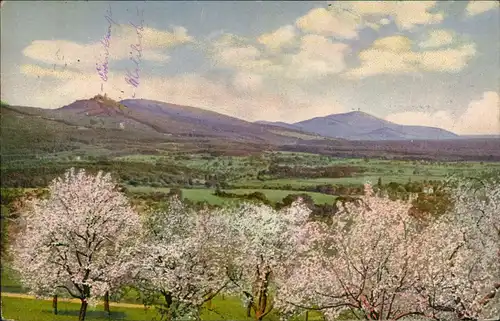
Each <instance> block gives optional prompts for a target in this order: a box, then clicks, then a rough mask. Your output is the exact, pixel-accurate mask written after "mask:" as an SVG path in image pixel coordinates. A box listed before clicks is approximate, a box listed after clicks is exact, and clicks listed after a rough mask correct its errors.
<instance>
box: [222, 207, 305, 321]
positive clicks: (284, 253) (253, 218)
mask: <svg viewBox="0 0 500 321" xmlns="http://www.w3.org/2000/svg"><path fill="white" fill-rule="evenodd" d="M310 213H311V211H310V210H309V209H308V208H307V206H305V205H304V204H303V203H301V202H300V201H299V202H295V203H293V204H292V205H291V206H290V207H288V208H285V209H283V210H281V211H276V210H274V209H272V208H271V207H268V206H265V205H255V204H243V205H242V206H241V207H239V208H237V209H236V210H233V211H231V213H227V215H225V216H224V217H225V218H226V221H225V228H224V229H223V231H224V234H225V235H226V236H227V237H228V242H230V243H231V245H232V248H233V250H234V252H233V254H234V255H233V257H232V260H231V262H230V263H231V265H230V267H229V269H228V274H229V278H230V279H231V287H230V288H229V290H230V291H231V292H232V293H237V294H239V295H241V296H242V298H243V301H244V305H245V307H246V308H247V315H248V316H249V317H250V316H251V315H252V312H253V316H254V318H255V319H256V320H262V319H263V318H264V317H265V316H267V315H269V313H271V311H273V309H274V307H275V306H276V305H277V301H276V298H277V297H279V291H280V289H281V284H282V283H283V282H284V280H285V279H286V278H287V273H288V271H289V269H290V267H291V266H293V265H294V264H295V262H296V260H297V258H298V257H299V256H300V254H301V253H302V252H304V251H306V249H307V246H308V244H309V242H308V241H307V238H306V237H305V236H306V234H307V233H306V231H307V227H308V224H309V223H308V219H309V215H310Z"/></svg>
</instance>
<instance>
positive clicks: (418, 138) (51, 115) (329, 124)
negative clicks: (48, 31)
mask: <svg viewBox="0 0 500 321" xmlns="http://www.w3.org/2000/svg"><path fill="white" fill-rule="evenodd" d="M1 116H2V117H1V125H2V135H1V142H0V143H1V145H2V153H3V154H10V155H13V154H18V153H19V154H26V153H30V154H33V153H35V152H36V153H39V152H48V153H54V152H57V151H69V150H71V151H78V150H82V151H83V150H98V151H102V152H104V153H112V154H116V153H120V154H134V153H155V152H158V151H160V150H167V149H168V150H178V151H181V150H182V151H183V152H190V151H193V152H200V151H201V152H213V151H217V153H224V154H228V153H230V154H232V155H243V154H248V153H254V152H255V153H258V152H261V151H263V150H288V151H306V152H314V153H324V154H330V155H336V156H339V157H343V156H345V157H352V156H356V155H357V156H361V157H371V156H374V155H385V156H384V157H388V155H389V154H391V155H393V156H390V157H410V156H409V155H413V156H411V157H415V158H422V157H424V156H425V155H431V156H430V157H432V158H436V157H437V156H438V155H444V156H443V157H446V158H448V159H458V158H457V157H459V158H460V159H463V157H467V158H470V157H475V158H477V157H479V156H476V155H483V156H481V157H483V158H484V159H492V157H493V158H496V157H500V140H499V139H494V138H493V139H492V138H489V137H479V138H463V137H460V136H458V135H456V134H454V133H451V132H449V131H446V130H443V129H440V128H433V127H425V126H404V125H398V124H394V123H391V122H388V121H386V120H382V119H379V118H377V117H374V116H372V115H369V114H367V113H364V112H349V113H344V114H334V115H329V116H324V117H315V118H312V119H308V120H304V121H301V122H297V123H294V124H288V123H285V122H264V121H259V122H249V121H245V120H242V119H238V118H235V117H231V116H227V115H223V114H220V113H216V112H213V111H209V110H206V109H202V108H196V107H190V106H181V105H176V104H170V103H165V102H160V101H153V100H147V99H126V100H122V101H120V102H117V101H114V100H112V99H109V98H107V97H106V96H101V95H97V96H95V97H93V98H90V99H83V100H77V101H75V102H73V103H71V104H69V105H66V106H63V107H61V108H58V109H43V108H34V107H23V106H9V105H6V104H4V103H2V108H1ZM446 155H448V156H446ZM439 157H441V156H439Z"/></svg>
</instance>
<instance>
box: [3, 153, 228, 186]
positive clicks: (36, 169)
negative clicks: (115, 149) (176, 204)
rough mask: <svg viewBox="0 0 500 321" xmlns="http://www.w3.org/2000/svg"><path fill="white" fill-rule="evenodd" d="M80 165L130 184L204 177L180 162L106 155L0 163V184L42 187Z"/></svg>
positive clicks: (158, 183)
mask: <svg viewBox="0 0 500 321" xmlns="http://www.w3.org/2000/svg"><path fill="white" fill-rule="evenodd" d="M72 166H79V167H81V168H85V169H86V170H87V171H89V172H92V173H97V172H98V171H101V170H102V171H106V172H111V173H112V175H113V176H114V177H116V178H119V179H120V180H121V181H122V182H124V183H128V184H130V185H132V186H137V185H144V186H153V187H161V186H172V185H174V186H175V185H178V186H189V185H193V184H192V183H193V179H194V178H197V179H198V180H200V181H201V180H203V178H204V177H206V175H205V174H206V173H205V172H204V171H201V170H198V169H194V168H190V167H186V166H182V165H179V164H162V163H157V164H150V163H146V162H126V161H123V162H121V161H110V160H108V159H106V158H105V157H101V158H99V159H97V160H91V161H86V162H78V161H74V162H44V161H40V162H39V163H36V162H32V163H31V164H30V165H29V166H26V165H24V164H8V163H7V164H2V169H1V174H2V182H1V184H2V186H3V187H22V188H35V187H45V186H47V185H48V184H49V183H50V181H52V180H53V179H54V178H56V177H58V176H60V175H62V174H63V173H64V172H65V171H66V170H67V169H68V168H70V167H72ZM209 177H210V178H211V179H212V182H214V184H215V183H217V182H219V180H221V181H223V180H224V178H223V177H222V176H221V175H219V176H217V177H215V176H213V175H210V176H209Z"/></svg>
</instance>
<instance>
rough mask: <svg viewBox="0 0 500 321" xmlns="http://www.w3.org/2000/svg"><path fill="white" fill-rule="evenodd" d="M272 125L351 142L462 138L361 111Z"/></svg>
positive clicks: (438, 129)
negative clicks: (395, 121)
mask: <svg viewBox="0 0 500 321" xmlns="http://www.w3.org/2000/svg"><path fill="white" fill-rule="evenodd" d="M272 124H274V125H276V126H282V127H286V128H290V126H291V127H292V128H296V129H300V130H303V131H306V132H311V133H316V134H319V135H322V136H326V137H334V138H344V139H349V140H415V139H424V140H435V139H437V140H439V139H456V138H458V137H459V136H458V135H456V134H454V133H452V132H449V131H446V130H444V129H440V128H434V127H425V126H404V125H399V124H395V123H392V122H389V121H386V120H383V119H380V118H377V117H375V116H372V115H370V114H367V113H364V112H360V111H354V112H349V113H344V114H333V115H328V116H324V117H315V118H311V119H308V120H304V121H300V122H297V123H293V124H287V123H283V122H275V123H272Z"/></svg>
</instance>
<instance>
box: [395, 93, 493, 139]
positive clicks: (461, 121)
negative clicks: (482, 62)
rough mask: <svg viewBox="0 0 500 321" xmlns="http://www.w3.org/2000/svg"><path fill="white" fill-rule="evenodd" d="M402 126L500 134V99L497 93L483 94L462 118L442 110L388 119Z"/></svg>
mask: <svg viewBox="0 0 500 321" xmlns="http://www.w3.org/2000/svg"><path fill="white" fill-rule="evenodd" d="M386 119H387V120H388V121H392V122H395V123H398V124H402V125H422V126H431V127H439V128H444V129H447V130H449V131H452V132H454V133H457V134H462V135H474V134H476V135H478V134H483V135H486V134H492V135H495V134H496V135H498V134H500V99H499V94H498V93H497V92H493V91H489V92H485V93H483V97H482V98H481V99H480V100H476V101H472V102H471V103H470V104H469V106H468V108H467V109H466V110H465V111H464V113H462V114H461V115H460V116H453V115H452V114H451V113H450V112H448V111H444V110H440V111H437V112H434V113H425V112H401V113H395V114H391V115H389V116H387V117H386Z"/></svg>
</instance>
